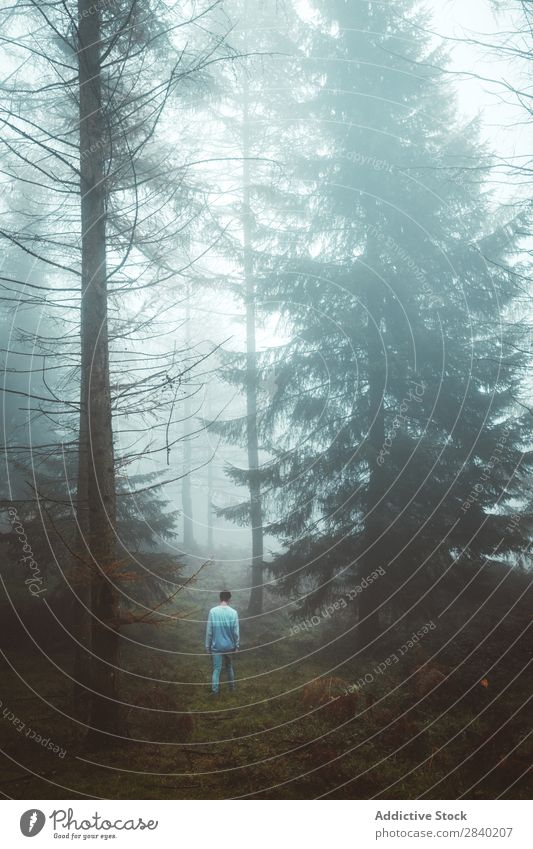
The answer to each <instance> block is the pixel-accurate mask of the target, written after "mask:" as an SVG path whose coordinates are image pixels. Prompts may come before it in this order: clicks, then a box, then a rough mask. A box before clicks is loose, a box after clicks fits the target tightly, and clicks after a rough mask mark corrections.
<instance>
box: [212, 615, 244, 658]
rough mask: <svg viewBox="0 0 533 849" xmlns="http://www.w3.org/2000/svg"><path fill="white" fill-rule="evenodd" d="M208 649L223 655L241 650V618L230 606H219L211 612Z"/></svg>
mask: <svg viewBox="0 0 533 849" xmlns="http://www.w3.org/2000/svg"><path fill="white" fill-rule="evenodd" d="M206 648H208V649H210V650H211V651H213V652H221V653H222V654H225V653H226V652H232V651H235V649H237V648H239V617H238V616H237V611H236V610H234V609H233V607H230V606H229V604H217V605H216V607H212V608H211V610H210V611H209V617H208V620H207V639H206Z"/></svg>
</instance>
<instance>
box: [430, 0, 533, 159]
mask: <svg viewBox="0 0 533 849" xmlns="http://www.w3.org/2000/svg"><path fill="white" fill-rule="evenodd" d="M429 8H431V9H432V10H433V17H434V30H435V32H438V33H439V34H442V35H443V36H445V37H446V39H447V41H446V42H445V43H446V44H447V46H448V49H449V50H450V51H451V64H450V70H452V71H454V72H455V71H466V72H468V73H474V74H477V75H478V76H479V77H484V78H485V79H472V78H469V77H468V76H456V75H455V74H454V75H453V76H452V79H454V82H455V89H456V91H457V93H458V103H459V108H460V109H461V112H462V113H463V114H464V115H465V116H469V117H471V116H474V115H480V116H481V120H482V127H483V130H482V132H483V137H484V138H485V139H486V140H487V141H488V143H489V145H490V147H491V148H492V149H493V150H495V152H496V153H499V154H500V155H502V156H515V155H521V154H523V155H527V154H529V152H530V150H531V142H532V130H531V127H529V126H528V125H527V124H526V123H525V122H524V112H523V110H520V109H519V108H518V107H517V106H516V105H514V104H513V105H511V103H512V101H513V95H512V94H511V93H508V92H507V93H506V92H505V90H504V88H503V87H502V86H501V85H498V84H497V83H492V82H490V80H506V81H507V82H518V83H520V82H521V83H522V85H523V84H524V78H525V67H524V68H521V67H520V66H519V65H518V64H514V63H510V62H509V61H508V60H507V59H506V58H503V57H500V58H498V57H497V55H496V52H495V51H494V50H490V48H489V47H483V46H481V45H479V46H478V45H472V44H463V43H458V42H456V41H454V40H453V39H464V38H466V39H475V40H476V41H480V42H483V43H486V44H489V45H490V44H493V43H495V42H498V33H502V32H509V31H512V30H513V26H512V21H511V18H510V15H509V14H508V13H506V14H501V13H499V14H498V15H496V14H495V13H494V11H493V7H492V3H491V2H490V0H432V2H431V4H430V6H429ZM500 38H501V36H500ZM505 101H507V103H506V102H505ZM519 122H521V123H520V125H519Z"/></svg>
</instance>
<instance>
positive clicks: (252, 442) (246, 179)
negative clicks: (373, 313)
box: [242, 72, 264, 616]
mask: <svg viewBox="0 0 533 849" xmlns="http://www.w3.org/2000/svg"><path fill="white" fill-rule="evenodd" d="M245 74H246V72H245ZM249 109H250V107H249V87H248V79H247V78H246V75H245V78H244V86H243V122H242V151H243V212H242V230H243V266H244V285H245V294H246V421H247V446H248V470H249V474H250V482H249V489H250V521H251V526H252V590H251V593H250V602H249V607H248V612H249V613H250V615H252V616H254V615H257V614H258V613H261V612H262V610H263V556H264V555H263V509H262V501H261V484H260V479H259V441H258V436H257V362H256V357H257V350H256V340H255V324H256V317H255V281H254V268H253V255H252V220H251V219H252V210H251V191H250V155H251V145H250V114H249Z"/></svg>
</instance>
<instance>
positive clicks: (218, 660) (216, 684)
mask: <svg viewBox="0 0 533 849" xmlns="http://www.w3.org/2000/svg"><path fill="white" fill-rule="evenodd" d="M222 658H224V667H225V669H226V675H227V676H228V683H229V688H230V690H234V689H235V672H234V671H233V662H232V656H231V654H215V652H213V679H212V684H213V687H212V689H213V693H218V691H219V690H220V673H221V671H222Z"/></svg>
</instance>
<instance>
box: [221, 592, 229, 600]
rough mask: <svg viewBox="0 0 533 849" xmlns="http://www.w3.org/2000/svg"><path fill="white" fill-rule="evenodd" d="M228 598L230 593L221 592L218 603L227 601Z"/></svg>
mask: <svg viewBox="0 0 533 849" xmlns="http://www.w3.org/2000/svg"><path fill="white" fill-rule="evenodd" d="M230 598H231V593H229V592H228V591H227V590H222V592H221V593H220V601H229V600H230Z"/></svg>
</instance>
